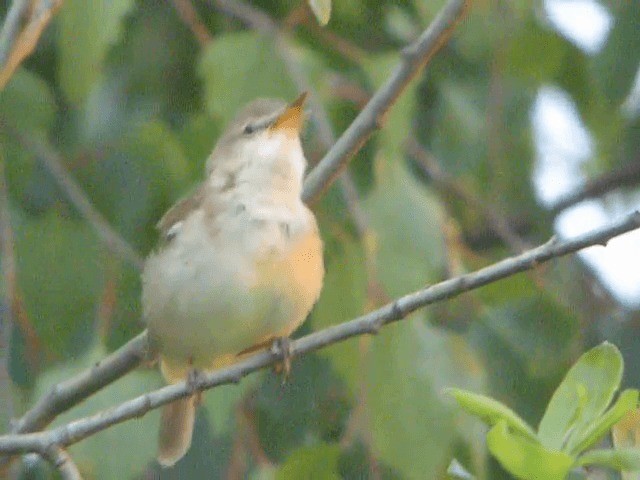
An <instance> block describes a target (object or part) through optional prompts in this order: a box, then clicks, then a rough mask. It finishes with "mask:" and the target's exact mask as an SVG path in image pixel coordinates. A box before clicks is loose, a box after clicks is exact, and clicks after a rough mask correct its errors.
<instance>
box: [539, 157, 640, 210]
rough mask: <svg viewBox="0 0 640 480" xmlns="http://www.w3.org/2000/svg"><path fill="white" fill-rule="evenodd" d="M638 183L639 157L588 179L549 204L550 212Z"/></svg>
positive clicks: (639, 181) (639, 174)
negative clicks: (599, 175)
mask: <svg viewBox="0 0 640 480" xmlns="http://www.w3.org/2000/svg"><path fill="white" fill-rule="evenodd" d="M639 183H640V157H638V158H636V159H635V161H633V162H631V163H628V164H627V165H623V166H622V167H620V168H618V169H617V170H613V171H611V172H607V173H605V174H604V175H602V176H601V177H598V178H594V179H593V180H591V181H588V182H587V183H585V184H584V185H582V186H581V187H578V188H576V189H575V190H574V191H573V192H569V193H568V194H566V195H564V196H562V197H561V198H560V199H559V200H558V201H556V202H555V203H554V204H553V205H552V206H551V212H552V213H553V214H555V215H557V214H559V213H560V212H562V211H563V210H566V209H567V208H569V207H572V206H574V205H576V204H578V203H580V202H582V201H583V200H586V199H588V198H594V197H599V196H602V195H604V194H605V193H608V192H611V191H612V190H617V189H618V188H621V187H633V186H637V185H638V184H639Z"/></svg>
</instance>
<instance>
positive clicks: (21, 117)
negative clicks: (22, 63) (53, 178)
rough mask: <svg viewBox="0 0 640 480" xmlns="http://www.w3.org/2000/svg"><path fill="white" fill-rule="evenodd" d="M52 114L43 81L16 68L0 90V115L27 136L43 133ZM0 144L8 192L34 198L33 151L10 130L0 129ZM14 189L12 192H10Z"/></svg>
mask: <svg viewBox="0 0 640 480" xmlns="http://www.w3.org/2000/svg"><path fill="white" fill-rule="evenodd" d="M55 114H56V103H55V99H54V96H53V93H52V91H51V89H50V87H49V85H47V83H46V82H45V81H44V80H42V79H41V78H40V77H38V76H37V75H35V74H34V73H31V72H30V71H28V70H25V69H23V68H20V69H18V70H17V71H16V72H15V73H14V75H13V77H12V78H11V80H10V81H9V83H8V84H7V86H6V87H5V89H4V90H3V91H2V93H1V94H0V119H1V120H2V121H3V122H6V124H7V125H9V126H11V127H13V128H15V129H17V130H19V131H21V132H22V133H23V134H27V135H30V136H36V135H45V134H47V133H48V131H49V129H50V128H51V126H52V124H53V121H54V118H55ZM0 147H1V148H2V152H1V153H2V155H3V156H4V157H5V159H6V161H5V166H6V167H5V168H6V176H7V184H8V185H9V188H10V190H11V192H12V193H13V194H14V195H15V196H16V197H18V198H21V199H22V198H25V197H26V199H27V202H25V203H30V202H36V201H37V199H36V198H35V197H37V196H38V193H41V192H43V190H46V189H45V188H42V186H39V188H35V189H32V190H33V191H29V187H30V186H32V185H33V179H34V177H35V176H36V175H34V170H36V169H37V167H36V166H35V162H34V161H33V155H31V154H30V153H29V152H27V151H26V150H25V149H24V147H23V146H22V145H21V144H20V142H19V141H18V140H17V139H16V138H15V136H14V135H12V134H11V132H8V131H7V132H5V130H4V129H2V130H0ZM14 192H15V193H14Z"/></svg>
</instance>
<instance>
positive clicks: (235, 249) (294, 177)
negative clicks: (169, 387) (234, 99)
mask: <svg viewBox="0 0 640 480" xmlns="http://www.w3.org/2000/svg"><path fill="white" fill-rule="evenodd" d="M305 98H306V93H303V94H302V95H300V96H299V97H298V98H297V99H296V100H295V101H293V102H291V103H289V104H287V103H286V102H284V101H283V100H279V99H268V98H260V99H257V100H254V101H252V102H251V103H249V104H248V105H247V106H245V107H244V108H243V109H241V110H240V112H239V113H238V114H237V116H236V117H235V119H234V120H233V121H231V122H230V124H229V125H228V126H227V128H226V130H225V131H224V132H223V133H222V135H221V136H220V137H219V139H218V141H217V143H216V145H215V147H214V149H213V151H212V153H211V154H210V156H209V158H208V159H207V161H206V169H205V170H206V173H205V180H204V181H203V182H202V183H201V184H200V185H199V186H198V187H197V188H195V190H194V191H193V193H192V194H191V195H189V196H187V197H185V198H183V199H182V200H179V201H178V202H177V203H176V204H175V205H174V206H173V207H171V208H170V209H169V210H168V211H167V212H166V214H165V215H164V216H163V217H162V218H161V219H160V221H159V223H158V229H159V231H160V237H161V238H160V242H159V246H158V247H157V248H156V250H155V251H153V252H152V253H151V254H150V255H149V256H148V257H147V259H146V260H145V265H144V269H143V273H142V307H143V316H144V320H145V322H146V323H147V328H148V332H149V340H150V345H151V348H152V350H153V351H155V352H157V354H158V355H159V359H160V360H159V363H160V370H161V372H162V375H163V377H164V378H165V380H166V381H167V383H169V384H173V383H177V382H180V381H185V380H188V379H189V378H190V375H191V374H193V373H194V372H196V373H200V372H207V371H211V370H214V369H216V368H220V367H223V366H228V365H231V364H233V363H234V362H237V361H238V360H239V358H241V354H242V353H243V352H246V351H251V350H255V349H259V348H266V347H268V346H270V345H272V344H273V342H274V341H276V340H278V339H287V338H288V337H289V336H290V335H291V333H292V332H293V331H294V330H296V329H297V328H298V327H299V326H300V325H301V324H302V323H303V322H304V320H305V319H306V317H307V315H308V314H309V312H310V310H311V309H312V307H313V305H314V304H315V303H316V301H317V300H318V297H319V295H320V291H321V289H322V283H323V277H324V264H323V245H322V240H321V237H320V233H319V229H318V224H317V221H316V218H315V216H314V214H313V213H312V212H311V210H310V209H309V208H308V207H307V206H306V205H305V204H304V202H303V200H302V188H303V179H304V174H305V170H306V167H307V161H306V158H305V155H304V152H303V149H302V145H301V141H300V133H301V130H302V126H303V123H304V103H305ZM196 398H197V395H195V394H194V395H192V396H190V397H187V398H183V399H179V400H177V401H174V402H172V403H170V404H168V405H165V406H164V407H163V411H162V415H161V421H160V430H159V434H158V454H157V459H158V462H159V463H160V464H161V465H162V466H164V467H168V466H171V465H174V464H175V463H176V462H177V461H178V460H180V459H181V458H182V457H183V456H184V455H185V454H186V452H187V451H188V449H189V447H190V445H191V437H192V434H193V425H194V419H195V410H196V406H197V405H196V404H197V400H196Z"/></svg>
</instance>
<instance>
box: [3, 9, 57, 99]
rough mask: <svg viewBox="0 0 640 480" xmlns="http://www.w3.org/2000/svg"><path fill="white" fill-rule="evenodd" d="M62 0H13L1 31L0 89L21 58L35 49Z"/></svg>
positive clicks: (20, 61)
mask: <svg viewBox="0 0 640 480" xmlns="http://www.w3.org/2000/svg"><path fill="white" fill-rule="evenodd" d="M61 6H62V0H14V2H13V3H12V4H11V8H10V9H9V13H8V14H7V18H6V20H5V22H4V24H3V25H2V31H1V32H0V90H2V89H4V87H5V85H6V84H7V82H8V81H9V79H10V78H11V76H12V75H13V72H15V70H16V68H18V66H19V65H20V63H22V61H23V60H24V59H25V58H26V57H28V56H29V55H30V54H31V52H33V50H34V49H35V48H36V45H37V44H38V39H39V38H40V35H41V34H42V32H43V31H44V29H45V27H46V26H47V25H48V24H49V22H50V21H51V19H52V18H53V15H55V13H56V11H57V10H58V9H59V8H60V7H61Z"/></svg>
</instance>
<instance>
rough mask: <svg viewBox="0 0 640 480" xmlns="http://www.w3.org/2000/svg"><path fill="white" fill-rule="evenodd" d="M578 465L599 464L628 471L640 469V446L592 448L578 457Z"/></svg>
mask: <svg viewBox="0 0 640 480" xmlns="http://www.w3.org/2000/svg"><path fill="white" fill-rule="evenodd" d="M576 465H581V466H584V465H599V466H601V467H609V468H613V469H614V470H626V471H636V470H640V448H623V449H618V450H609V449H598V450H591V451H589V452H587V453H585V454H584V455H582V456H581V457H580V458H578V460H577V462H576Z"/></svg>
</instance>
